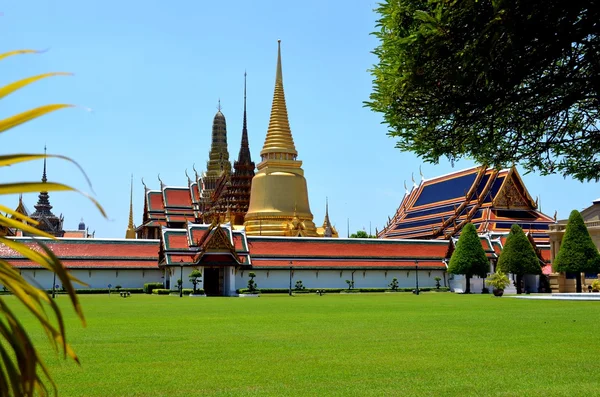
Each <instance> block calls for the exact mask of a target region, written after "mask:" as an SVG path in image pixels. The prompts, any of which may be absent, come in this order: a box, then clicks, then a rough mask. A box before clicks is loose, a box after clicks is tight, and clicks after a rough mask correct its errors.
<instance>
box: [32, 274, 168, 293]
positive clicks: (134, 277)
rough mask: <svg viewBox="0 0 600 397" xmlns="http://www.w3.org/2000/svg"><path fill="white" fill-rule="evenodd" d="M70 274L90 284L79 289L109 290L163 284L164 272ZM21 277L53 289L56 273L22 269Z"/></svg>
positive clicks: (57, 281)
mask: <svg viewBox="0 0 600 397" xmlns="http://www.w3.org/2000/svg"><path fill="white" fill-rule="evenodd" d="M70 272H71V274H72V275H73V276H74V277H76V278H78V279H79V280H81V281H83V282H84V283H86V284H89V285H87V286H83V285H80V284H77V283H74V284H73V285H74V286H75V288H77V289H87V288H108V284H111V285H112V287H113V288H114V287H115V286H117V285H120V286H121V287H123V288H142V287H143V286H144V284H145V283H155V282H162V270H159V269H145V270H142V269H119V270H116V269H89V270H87V269H86V270H84V269H71V270H70ZM21 275H22V276H23V277H24V278H25V279H26V280H28V281H30V282H32V283H33V284H34V285H39V286H41V287H42V288H44V289H52V281H53V278H54V273H52V272H51V271H49V270H46V269H35V270H34V269H22V270H21ZM56 284H58V285H59V286H60V285H62V283H61V282H60V279H58V278H57V279H56ZM59 288H60V287H59Z"/></svg>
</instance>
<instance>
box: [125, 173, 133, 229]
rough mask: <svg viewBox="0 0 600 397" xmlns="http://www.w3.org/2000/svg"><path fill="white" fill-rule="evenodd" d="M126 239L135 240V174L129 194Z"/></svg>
mask: <svg viewBox="0 0 600 397" xmlns="http://www.w3.org/2000/svg"><path fill="white" fill-rule="evenodd" d="M125 238H135V226H134V225H133V174H131V183H130V193H129V224H128V225H127V232H125Z"/></svg>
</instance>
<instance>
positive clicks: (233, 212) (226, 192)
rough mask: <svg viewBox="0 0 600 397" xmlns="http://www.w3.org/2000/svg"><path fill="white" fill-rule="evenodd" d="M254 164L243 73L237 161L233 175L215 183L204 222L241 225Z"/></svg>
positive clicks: (226, 174)
mask: <svg viewBox="0 0 600 397" xmlns="http://www.w3.org/2000/svg"><path fill="white" fill-rule="evenodd" d="M254 168H255V165H254V162H253V161H252V156H251V155H250V144H249V142H248V120H247V116H246V73H244V116H243V123H242V141H241V144H240V152H239V154H238V159H237V161H235V162H234V164H233V169H234V171H233V175H230V174H229V173H228V172H223V174H222V175H221V177H220V178H219V180H218V181H217V184H216V187H215V190H214V192H213V197H212V202H213V203H214V204H213V205H212V206H211V207H210V209H209V210H208V213H207V216H205V220H206V219H209V220H211V221H212V220H213V219H214V218H215V216H218V217H219V219H221V220H223V221H226V222H229V223H231V224H232V225H243V224H244V217H245V216H246V213H247V212H248V205H249V203H250V189H251V186H252V178H254Z"/></svg>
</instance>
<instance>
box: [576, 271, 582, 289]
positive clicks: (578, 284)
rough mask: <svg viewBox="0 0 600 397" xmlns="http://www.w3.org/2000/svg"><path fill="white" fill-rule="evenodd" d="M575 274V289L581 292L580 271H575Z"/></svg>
mask: <svg viewBox="0 0 600 397" xmlns="http://www.w3.org/2000/svg"><path fill="white" fill-rule="evenodd" d="M575 276H576V277H575V280H577V289H576V291H577V292H581V273H580V272H577V273H575Z"/></svg>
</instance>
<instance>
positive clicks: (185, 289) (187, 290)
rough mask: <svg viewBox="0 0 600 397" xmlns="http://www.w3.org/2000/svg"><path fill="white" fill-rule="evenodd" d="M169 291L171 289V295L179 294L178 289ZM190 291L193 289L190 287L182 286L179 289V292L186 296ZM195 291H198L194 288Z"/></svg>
mask: <svg viewBox="0 0 600 397" xmlns="http://www.w3.org/2000/svg"><path fill="white" fill-rule="evenodd" d="M169 291H171V295H177V296H179V290H178V289H176V290H174V291H173V290H169ZM192 291H194V290H193V289H192V288H184V289H183V290H182V291H181V293H182V294H183V296H188V295H189V294H191V293H192ZM196 291H198V290H196Z"/></svg>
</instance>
